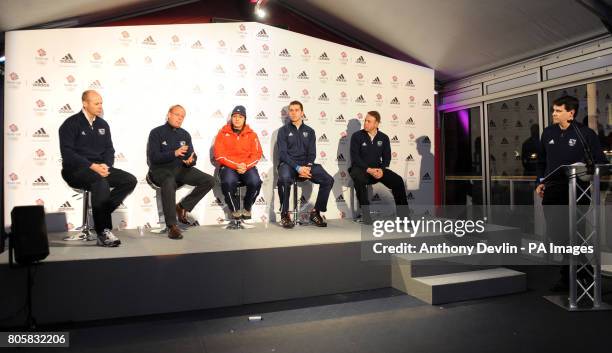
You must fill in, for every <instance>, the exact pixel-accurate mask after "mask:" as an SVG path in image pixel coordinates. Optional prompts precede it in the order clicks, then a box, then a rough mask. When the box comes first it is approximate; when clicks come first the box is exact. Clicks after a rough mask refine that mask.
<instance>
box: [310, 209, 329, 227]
mask: <svg viewBox="0 0 612 353" xmlns="http://www.w3.org/2000/svg"><path fill="white" fill-rule="evenodd" d="M310 222H312V223H314V225H315V226H317V227H327V222H325V218H323V216H321V213H320V212H319V211H311V212H310Z"/></svg>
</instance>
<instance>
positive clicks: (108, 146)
mask: <svg viewBox="0 0 612 353" xmlns="http://www.w3.org/2000/svg"><path fill="white" fill-rule="evenodd" d="M81 101H82V102H83V110H81V111H80V112H78V113H77V114H75V115H73V116H71V117H69V118H68V119H66V121H64V123H63V124H62V125H61V126H60V128H59V140H60V152H61V154H62V178H64V180H65V181H66V182H67V183H68V185H70V186H71V187H73V188H77V189H86V190H89V191H91V206H92V213H93V219H94V228H95V230H96V234H97V236H98V245H99V246H105V247H116V246H119V244H121V241H120V240H119V238H117V237H116V236H115V235H114V234H113V233H112V231H111V230H112V229H113V222H112V218H111V214H112V213H113V211H114V210H115V209H116V208H117V207H119V205H121V202H122V201H123V200H124V199H125V198H126V197H127V196H128V195H129V194H130V193H131V192H132V191H133V190H134V188H135V187H136V184H137V182H138V181H137V180H136V178H135V177H134V176H133V175H132V174H130V173H128V172H125V171H123V170H121V169H117V168H114V167H113V163H114V161H115V149H114V148H113V140H112V139H111V133H110V127H109V126H108V123H107V122H106V121H105V120H104V119H102V118H101V117H100V116H101V115H102V96H100V94H98V92H96V91H93V90H88V91H85V92H83V95H82V96H81ZM111 187H112V188H113V190H112V191H111V189H110V188H111ZM72 239H74V238H68V239H67V240H72Z"/></svg>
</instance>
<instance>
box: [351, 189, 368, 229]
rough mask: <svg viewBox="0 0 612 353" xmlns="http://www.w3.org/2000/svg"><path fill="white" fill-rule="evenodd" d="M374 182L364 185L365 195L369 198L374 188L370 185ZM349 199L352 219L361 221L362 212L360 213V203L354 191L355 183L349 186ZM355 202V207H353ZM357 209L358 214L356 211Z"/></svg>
mask: <svg viewBox="0 0 612 353" xmlns="http://www.w3.org/2000/svg"><path fill="white" fill-rule="evenodd" d="M372 185H374V184H370V183H368V184H367V186H366V190H367V197H368V198H370V195H371V194H372V192H373V190H374V188H373V187H372ZM350 199H351V200H350V201H351V212H352V213H353V221H354V222H358V223H361V222H362V221H363V214H362V213H361V205H360V204H359V199H357V193H356V192H355V185H352V186H351V189H350ZM355 204H357V207H355ZM357 210H358V211H359V214H358V213H357V212H356V211H357Z"/></svg>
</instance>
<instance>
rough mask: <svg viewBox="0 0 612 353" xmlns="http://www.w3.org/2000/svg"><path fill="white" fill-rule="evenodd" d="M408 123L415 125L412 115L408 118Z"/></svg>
mask: <svg viewBox="0 0 612 353" xmlns="http://www.w3.org/2000/svg"><path fill="white" fill-rule="evenodd" d="M406 125H414V120H413V119H412V117H410V118H408V120H406Z"/></svg>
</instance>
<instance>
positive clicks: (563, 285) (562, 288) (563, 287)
mask: <svg viewBox="0 0 612 353" xmlns="http://www.w3.org/2000/svg"><path fill="white" fill-rule="evenodd" d="M550 291H551V292H553V293H567V292H569V280H568V279H563V278H562V279H560V280H558V281H557V283H555V284H554V285H553V286H552V287H550Z"/></svg>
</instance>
